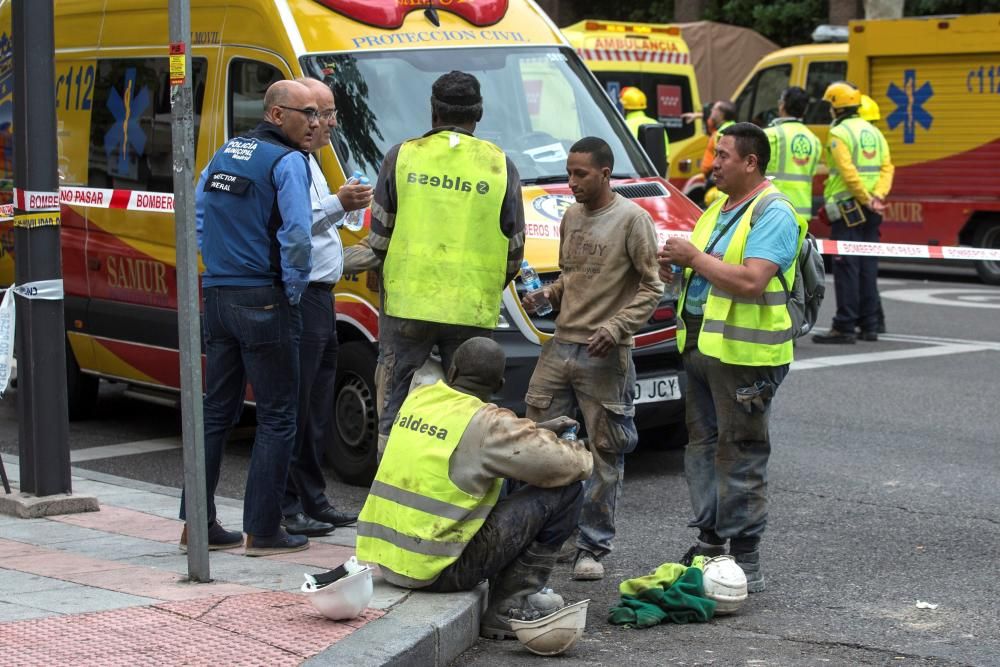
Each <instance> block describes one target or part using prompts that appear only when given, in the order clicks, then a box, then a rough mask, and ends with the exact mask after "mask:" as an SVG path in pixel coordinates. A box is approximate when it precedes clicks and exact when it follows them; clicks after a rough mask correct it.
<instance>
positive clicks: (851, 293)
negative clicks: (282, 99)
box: [830, 208, 882, 334]
mask: <svg viewBox="0 0 1000 667" xmlns="http://www.w3.org/2000/svg"><path fill="white" fill-rule="evenodd" d="M864 212H865V218H866V220H867V221H866V222H865V223H863V224H861V225H858V226H857V227H848V226H846V225H845V224H844V223H843V222H842V221H840V220H838V221H836V222H834V223H833V229H832V231H831V234H830V236H831V237H832V238H833V239H835V240H837V241H861V242H865V243H878V240H879V225H881V224H882V216H880V215H879V214H877V213H875V212H874V211H872V210H871V209H870V208H865V209H864ZM833 288H834V291H835V292H836V294H837V314H836V315H834V316H833V328H834V329H836V330H837V331H840V332H842V333H849V334H853V333H854V328H855V327H861V330H862V331H870V332H874V331H875V330H876V328H877V327H878V313H879V307H880V305H881V304H880V303H879V298H878V257H858V256H855V255H834V257H833Z"/></svg>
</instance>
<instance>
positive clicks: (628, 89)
mask: <svg viewBox="0 0 1000 667" xmlns="http://www.w3.org/2000/svg"><path fill="white" fill-rule="evenodd" d="M618 101H619V102H621V105H622V109H624V110H625V124H626V125H628V129H630V130H632V134H634V135H635V136H636V138H637V139H638V138H639V128H640V127H642V126H643V125H652V124H656V125H659V124H660V121H658V120H656V119H655V118H650V117H649V116H647V115H646V106H647V103H646V93H644V92H642V91H641V90H639V89H638V88H636V87H635V86H625V87H624V88H622V92H621V94H620V95H619V96H618ZM663 147H664V149H665V151H666V155H665V156H664V159H665V160H666V163H667V164H668V165H669V164H670V137H669V136H668V135H667V130H666V129H664V130H663Z"/></svg>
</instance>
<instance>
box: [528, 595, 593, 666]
mask: <svg viewBox="0 0 1000 667" xmlns="http://www.w3.org/2000/svg"><path fill="white" fill-rule="evenodd" d="M589 604H590V600H583V601H582V602H577V603H575V604H571V605H569V606H566V607H563V608H562V609H560V610H559V611H557V612H555V613H554V614H549V615H548V616H543V617H542V618H539V619H538V620H535V621H519V620H517V619H514V618H512V619H510V627H511V629H512V630H513V631H514V634H515V635H517V639H518V641H520V642H521V643H522V644H524V646H525V647H526V648H527V649H528V650H529V651H531V652H532V653H537V654H538V655H559V654H560V653H562V652H563V651H566V650H568V649H569V648H571V647H572V646H573V644H575V643H576V642H577V640H578V639H580V637H582V636H583V630H584V628H586V627H587V605H589Z"/></svg>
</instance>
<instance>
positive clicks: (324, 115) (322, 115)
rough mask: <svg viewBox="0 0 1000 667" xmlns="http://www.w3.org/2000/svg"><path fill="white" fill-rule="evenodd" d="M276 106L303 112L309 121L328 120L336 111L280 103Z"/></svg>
mask: <svg viewBox="0 0 1000 667" xmlns="http://www.w3.org/2000/svg"><path fill="white" fill-rule="evenodd" d="M278 106H279V107H281V108H282V109H287V110H288V111H298V112H299V113H301V114H305V116H306V118H308V119H309V121H310V122H312V121H314V120H324V121H326V120H330V119H331V118H333V115H334V114H335V113H337V112H336V111H317V110H316V109H299V108H298V107H286V106H284V105H282V104H279V105H278Z"/></svg>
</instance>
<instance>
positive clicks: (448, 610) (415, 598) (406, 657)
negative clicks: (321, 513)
mask: <svg viewBox="0 0 1000 667" xmlns="http://www.w3.org/2000/svg"><path fill="white" fill-rule="evenodd" d="M2 457H3V459H4V460H5V461H7V462H9V463H12V464H15V465H16V464H17V463H18V457H17V456H15V455H10V454H2ZM71 474H72V475H73V476H74V477H78V478H81V479H86V480H90V481H94V482H101V483H104V484H109V485H113V486H118V487H122V488H125V489H129V490H131V491H138V492H142V493H149V494H157V495H163V496H171V497H177V498H179V497H180V489H176V488H173V487H168V486H162V485H159V484H153V483H149V482H142V481H139V480H132V479H128V478H125V477H118V476H115V475H110V474H107V473H101V472H96V471H92V470H87V469H84V468H76V467H74V468H71ZM98 500H99V499H98ZM216 504H217V505H220V506H225V507H230V508H239V507H242V503H241V502H240V501H239V500H235V499H232V498H222V497H217V498H216ZM385 588H392V587H390V586H389V585H388V584H385V583H384V582H380V585H377V586H376V589H377V590H376V594H377V595H378V594H379V592H380V591H379V590H378V589H383V590H384V589H385ZM393 590H394V591H396V592H397V593H399V594H401V596H400V599H399V601H397V602H396V603H395V604H391V603H390V606H388V607H386V608H385V611H386V614H385V615H384V616H382V617H381V618H379V619H376V620H374V621H371V622H369V623H366V624H365V625H363V626H362V627H361V628H359V629H357V630H356V631H354V632H353V633H351V634H350V635H349V636H348V637H346V638H344V639H342V640H340V641H338V642H337V643H335V644H333V645H331V646H330V647H328V648H326V649H324V650H323V651H321V652H320V653H318V654H316V655H314V656H313V657H311V658H309V659H308V660H306V661H305V662H304V663H302V664H304V665H310V666H324V665H352V667H353V666H358V667H361V666H365V665H372V666H374V665H449V664H450V663H451V662H452V661H454V660H455V658H457V657H458V656H459V655H460V654H462V653H463V652H464V651H465V650H467V649H468V648H470V647H471V646H472V645H473V644H474V643H475V642H476V639H477V637H478V636H479V619H480V615H481V613H482V609H483V608H484V606H485V604H486V592H487V586H486V584H485V583H484V584H481V585H480V586H478V587H477V588H476V589H474V590H472V591H467V592H462V593H447V594H444V593H442V594H437V593H419V592H404V591H402V590H401V589H393Z"/></svg>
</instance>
